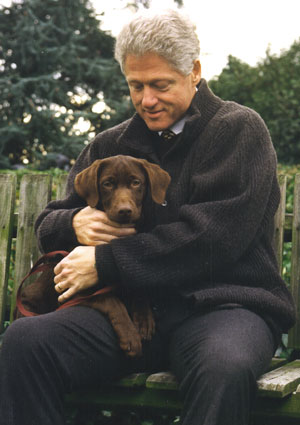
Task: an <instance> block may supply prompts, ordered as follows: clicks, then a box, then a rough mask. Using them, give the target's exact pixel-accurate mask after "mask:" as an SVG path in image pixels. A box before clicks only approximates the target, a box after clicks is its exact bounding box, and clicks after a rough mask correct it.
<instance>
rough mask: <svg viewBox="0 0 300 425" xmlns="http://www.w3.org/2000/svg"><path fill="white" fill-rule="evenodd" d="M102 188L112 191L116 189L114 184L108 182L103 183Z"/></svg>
mask: <svg viewBox="0 0 300 425" xmlns="http://www.w3.org/2000/svg"><path fill="white" fill-rule="evenodd" d="M102 186H103V187H104V188H105V189H112V188H113V187H114V184H113V182H111V181H109V180H106V181H104V182H102Z"/></svg>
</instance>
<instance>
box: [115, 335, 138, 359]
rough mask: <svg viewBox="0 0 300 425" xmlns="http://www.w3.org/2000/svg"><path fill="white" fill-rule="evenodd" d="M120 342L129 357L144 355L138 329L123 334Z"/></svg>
mask: <svg viewBox="0 0 300 425" xmlns="http://www.w3.org/2000/svg"><path fill="white" fill-rule="evenodd" d="M119 344H120V347H121V349H122V350H123V351H124V352H125V354H126V356H128V357H140V356H141V355H142V340H141V337H140V335H139V334H138V332H137V331H136V329H134V331H133V332H131V333H130V334H127V335H126V336H124V334H122V336H121V337H120V339H119Z"/></svg>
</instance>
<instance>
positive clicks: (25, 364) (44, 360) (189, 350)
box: [0, 307, 275, 425]
mask: <svg viewBox="0 0 300 425" xmlns="http://www.w3.org/2000/svg"><path fill="white" fill-rule="evenodd" d="M169 313H170V312H168V311H166V312H165V314H162V316H161V317H160V318H159V319H158V330H157V332H156V334H155V336H154V338H153V340H152V341H151V342H147V343H145V345H144V354H143V356H142V358H139V359H136V360H130V359H128V358H126V357H125V355H124V354H123V352H122V351H121V350H120V349H119V346H118V342H117V339H116V336H115V334H114V332H113V330H112V327H111V325H110V323H109V322H108V320H107V319H106V318H104V317H102V315H101V314H100V313H98V312H96V311H94V310H92V309H89V308H86V307H71V308H68V309H65V310H61V311H59V312H55V313H50V314H47V315H43V316H38V317H33V318H23V319H19V320H17V321H16V322H14V323H13V324H12V325H11V326H10V327H9V328H8V330H7V331H6V334H5V337H4V342H3V347H2V350H1V361H0V379H1V387H0V406H1V407H0V424H1V425H21V424H22V425H62V424H63V423H64V419H63V400H64V394H65V393H67V392H69V391H72V390H75V389H77V388H84V387H91V386H94V385H97V384H100V383H102V382H104V381H111V380H112V379H117V378H119V377H121V376H123V375H124V374H127V373H130V372H133V371H143V370H147V371H157V370H162V369H166V368H169V369H171V370H172V371H173V372H174V373H175V374H176V376H177V378H178V380H179V382H180V392H181V395H182V399H183V400H184V407H183V411H182V415H181V421H182V424H183V425H246V424H248V423H249V412H250V409H251V405H252V402H253V399H254V396H255V392H256V379H257V378H258V377H259V376H260V375H261V374H262V373H263V372H264V370H265V369H266V367H267V366H268V364H269V362H270V359H271V357H272V355H273V352H274V349H275V343H274V337H273V334H272V332H271V331H270V328H269V327H268V325H267V324H266V322H265V321H264V320H263V319H262V318H261V317H259V316H258V315H256V314H255V313H253V312H251V311H249V310H247V309H244V308H241V307H235V308H230V307H227V308H219V309H215V310H211V311H206V312H205V313H203V312H202V313H200V312H198V313H194V314H193V315H189V316H188V317H185V314H183V315H182V320H181V321H180V323H178V321H177V322H176V320H175V321H172V320H171V322H170V317H172V314H169ZM179 316H180V315H179Z"/></svg>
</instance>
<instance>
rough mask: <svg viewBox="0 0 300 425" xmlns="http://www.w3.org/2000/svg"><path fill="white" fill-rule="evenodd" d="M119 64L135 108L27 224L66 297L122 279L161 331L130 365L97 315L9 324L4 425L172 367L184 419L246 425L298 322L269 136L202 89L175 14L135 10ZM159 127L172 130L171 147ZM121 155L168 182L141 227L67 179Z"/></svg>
mask: <svg viewBox="0 0 300 425" xmlns="http://www.w3.org/2000/svg"><path fill="white" fill-rule="evenodd" d="M116 58H117V60H118V61H119V62H120V65H121V68H122V70H123V72H124V75H125V77H126V79H127V82H128V85H129V89H130V95H131V98H132V101H133V104H134V106H135V108H136V111H137V113H136V114H135V115H134V116H133V117H132V118H131V119H130V120H128V121H126V122H123V123H121V124H120V125H118V126H117V127H114V128H112V129H110V130H107V131H105V132H103V133H101V134H99V135H98V136H97V137H96V138H95V140H94V141H93V142H92V143H91V144H90V145H89V146H87V147H86V148H85V149H84V150H83V152H82V153H81V155H80V156H79V158H78V160H77V162H76V164H75V166H74V167H73V169H72V170H71V172H70V176H69V182H68V197H67V198H66V199H65V200H63V201H55V202H52V203H50V204H49V205H48V206H47V208H46V209H45V211H44V212H43V213H42V214H41V216H40V217H39V219H38V221H37V224H36V230H37V236H38V239H39V243H40V246H41V249H42V250H43V251H52V250H55V249H65V250H70V251H71V253H70V255H69V256H68V257H66V258H65V259H64V260H63V261H61V263H59V264H58V266H57V267H56V269H55V273H56V277H55V285H56V286H55V287H56V289H57V292H58V293H59V300H60V301H62V302H63V301H65V300H67V299H69V298H70V297H71V296H72V295H74V294H76V293H77V292H79V291H81V290H82V289H85V288H88V287H95V288H96V287H97V288H99V287H104V286H106V285H110V284H112V283H114V284H115V283H118V285H120V287H122V289H123V290H125V291H126V292H127V293H130V292H132V291H134V292H135V293H140V294H141V296H147V297H148V298H149V300H150V302H151V304H152V306H153V310H154V314H155V318H156V328H157V330H156V333H155V335H154V337H153V339H152V340H151V341H149V342H145V344H144V347H143V356H142V357H141V358H136V359H128V358H126V357H125V355H124V353H123V352H122V351H121V350H120V348H119V346H118V342H117V339H116V336H115V334H114V333H113V329H112V327H111V325H110V323H109V322H108V321H107V320H106V318H105V317H103V316H102V315H101V314H100V313H99V312H96V311H94V310H92V309H89V308H86V307H73V308H69V309H65V310H62V311H59V312H54V313H51V314H47V315H43V316H39V317H34V318H28V319H27V318H25V319H22V320H19V321H16V322H15V323H13V324H12V325H11V326H10V327H9V329H8V331H7V333H6V335H5V340H4V343H3V349H2V353H1V372H0V376H1V379H2V383H1V393H0V400H1V409H0V418H1V421H2V423H3V424H4V423H5V425H21V424H22V425H24V424H28V425H29V424H30V425H33V424H39V425H40V424H43V425H48V424H49V425H50V424H51V425H61V424H63V395H64V393H66V392H67V391H71V390H74V389H76V388H83V387H90V386H92V385H97V384H100V383H101V382H104V381H107V380H110V381H111V380H112V379H117V378H119V377H121V376H123V375H124V374H127V373H129V372H132V371H138V370H140V371H142V370H149V371H154V370H156V371H157V370H160V369H162V368H169V369H171V370H172V371H173V372H174V373H175V374H176V376H177V378H178V381H179V384H180V385H179V386H180V391H181V394H182V398H183V401H184V407H183V412H182V415H181V421H182V424H184V425H200V424H201V425H246V424H248V423H249V415H250V408H251V403H252V401H253V398H254V395H255V389H256V379H257V378H258V376H259V375H260V374H261V373H262V372H263V371H264V370H265V368H266V367H267V365H268V363H269V361H270V359H271V357H272V354H273V352H274V350H275V348H276V344H277V343H278V340H279V338H280V335H281V332H282V331H286V330H287V329H288V328H289V327H290V326H292V324H293V322H294V306H293V302H292V299H291V296H290V294H289V292H288V291H287V289H286V287H285V285H284V283H283V282H282V280H281V278H280V276H279V273H278V271H277V266H276V260H275V255H274V252H273V249H272V229H273V217H274V214H275V212H276V209H277V206H278V202H279V196H280V195H279V190H278V186H277V179H276V155H275V152H274V149H273V146H272V143H271V140H270V137H269V133H268V131H267V129H266V127H265V125H264V123H263V121H262V120H261V118H260V117H259V116H258V115H257V114H256V113H255V112H254V111H252V110H250V109H248V108H245V107H242V106H239V105H237V104H235V103H233V102H224V101H222V100H221V99H219V98H217V97H216V96H214V95H213V93H212V92H211V91H210V90H209V88H208V86H207V84H206V82H205V80H203V79H201V66H200V62H199V41H198V38H197V36H196V33H195V28H194V26H193V25H192V24H191V23H190V21H189V20H187V19H186V18H185V17H183V16H181V15H180V14H178V13H177V12H174V11H169V12H166V13H165V14H160V15H157V16H151V17H138V18H134V19H133V21H132V22H131V23H129V24H127V25H125V27H124V29H123V30H122V31H121V33H120V35H119V36H118V39H117V44H116ZM164 130H172V131H173V133H174V134H175V136H174V137H172V138H170V137H169V138H167V140H164V139H163V138H162V137H161V133H162V132H163V131H164ZM116 154H126V155H133V156H135V157H138V158H145V159H147V160H149V161H151V162H153V163H156V164H159V165H160V166H162V167H163V168H164V169H165V170H166V171H168V172H169V174H170V175H171V178H172V181H171V184H170V187H169V189H168V192H167V199H166V202H165V203H164V204H163V205H150V204H149V208H146V209H145V217H144V227H142V228H141V229H139V232H138V233H137V232H136V230H134V229H131V228H120V227H118V226H117V225H116V223H113V222H110V221H109V220H108V218H107V216H106V215H105V213H103V212H101V211H98V210H96V209H93V208H90V207H88V206H87V205H86V204H85V202H84V200H83V199H81V198H80V197H79V196H78V195H76V193H75V191H74V186H73V181H74V178H75V176H76V174H78V173H79V172H80V171H82V169H84V168H86V167H87V166H89V165H90V164H91V163H92V162H93V161H94V160H95V159H99V158H105V157H108V156H111V155H116ZM78 245H80V246H78ZM95 266H96V267H95Z"/></svg>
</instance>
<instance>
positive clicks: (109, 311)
mask: <svg viewBox="0 0 300 425" xmlns="http://www.w3.org/2000/svg"><path fill="white" fill-rule="evenodd" d="M169 183H170V176H169V174H168V173H167V172H165V171H164V170H162V169H161V168H160V167H159V166H157V165H155V164H151V163H149V162H148V161H146V160H143V159H137V158H133V157H130V156H124V155H118V156H114V157H109V158H105V159H102V160H97V161H95V162H94V163H93V164H92V165H91V166H90V167H88V168H86V169H85V170H83V171H82V172H81V173H79V174H78V175H77V176H76V178H75V190H76V192H77V193H78V194H79V196H80V197H82V198H83V199H85V200H86V202H87V204H88V205H89V206H90V207H92V208H95V207H97V208H100V209H102V210H104V211H105V212H106V214H107V216H108V217H109V219H110V220H112V221H115V222H117V223H120V224H124V225H130V224H133V225H134V224H136V223H137V222H138V221H139V219H140V217H141V213H142V206H143V200H144V198H145V194H146V191H147V189H148V188H149V189H150V191H151V197H152V199H153V201H154V202H156V203H159V204H161V203H163V201H164V200H165V194H166V190H167V188H168V185H169ZM53 278H54V273H53V271H52V270H51V271H47V272H44V273H43V274H42V275H41V276H40V277H39V279H38V280H37V281H36V282H34V284H31V285H28V286H27V287H26V288H25V289H24V290H23V291H22V294H21V298H22V303H23V305H24V306H26V308H27V309H28V310H30V311H34V312H36V313H39V314H42V313H46V312H48V311H52V310H54V309H55V308H57V307H58V302H57V294H56V292H55V290H54V285H53ZM37 283H38V285H37ZM80 304H81V305H86V306H89V307H92V308H95V309H97V310H99V311H100V312H102V313H103V314H105V315H107V316H108V318H109V320H110V321H111V323H112V326H113V328H114V330H115V332H116V334H117V336H118V339H119V344H120V347H121V349H122V350H124V351H125V352H126V354H127V355H128V356H131V357H134V356H137V355H140V354H141V351H142V344H141V339H151V337H152V335H153V333H154V330H155V323H154V319H153V316H152V311H151V309H150V307H149V305H148V303H147V302H146V300H143V299H141V298H140V297H139V298H138V299H135V297H133V299H132V303H131V316H132V320H131V318H130V317H129V314H128V311H127V309H126V307H125V305H124V304H123V302H122V301H121V300H120V299H119V298H118V297H117V296H116V295H115V294H114V293H112V292H111V293H107V294H105V295H98V296H95V297H93V298H91V299H89V300H86V301H82V302H80ZM21 316H22V315H21V314H20V312H17V314H16V317H17V318H18V317H21Z"/></svg>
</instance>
